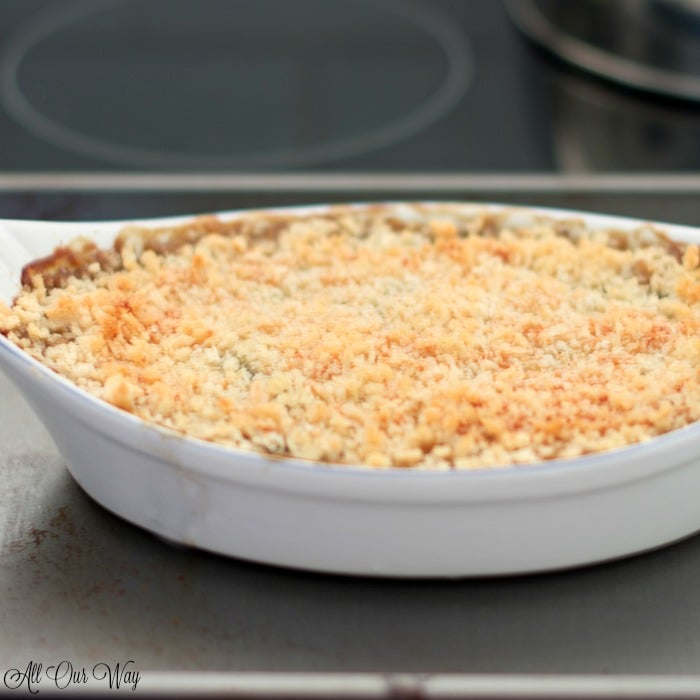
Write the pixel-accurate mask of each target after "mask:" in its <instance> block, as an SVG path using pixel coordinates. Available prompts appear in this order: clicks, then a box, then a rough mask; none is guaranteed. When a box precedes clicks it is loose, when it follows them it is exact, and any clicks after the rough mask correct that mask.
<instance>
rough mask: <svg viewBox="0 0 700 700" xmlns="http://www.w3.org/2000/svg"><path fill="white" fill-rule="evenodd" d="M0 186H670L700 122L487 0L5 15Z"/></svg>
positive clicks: (165, 3)
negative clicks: (187, 176)
mask: <svg viewBox="0 0 700 700" xmlns="http://www.w3.org/2000/svg"><path fill="white" fill-rule="evenodd" d="M0 51H1V54H0V56H1V58H0V143H1V148H0V172H4V173H12V172H20V171H22V172H26V171H32V172H66V171H67V172H82V171H90V172H93V171H107V172H127V171H140V172H143V171H168V172H194V171H197V172H199V171H202V170H206V171H214V172H258V173H260V172H263V173H264V172H273V171H274V172H298V171H304V172H327V171H341V172H367V171H389V172H413V173H415V172H428V171H430V172H448V173H449V172H506V173H530V172H541V173H553V172H650V171H651V172H658V171H673V172H682V171H694V170H696V169H698V167H699V166H700V111H699V110H698V108H697V107H696V106H692V105H686V104H684V103H682V102H675V103H674V102H668V101H661V100H659V99H658V98H654V97H652V96H646V95H641V94H636V93H633V92H629V91H624V90H621V89H620V88H619V87H616V86H614V85H612V84H610V85H608V84H606V83H604V82H602V81H597V80H595V79H593V78H589V77H587V76H584V75H582V74H578V73H575V72H572V71H570V70H569V69H566V68H565V67H563V66H562V65H560V64H558V63H557V62H556V61H553V60H551V59H549V58H547V57H545V56H544V55H543V54H542V53H541V52H539V51H538V50H537V49H535V48H534V47H533V46H532V45H531V44H530V43H528V41H527V40H526V39H524V38H523V37H522V36H520V35H519V34H518V32H517V30H516V29H515V27H514V25H513V24H512V22H511V21H510V19H509V17H508V15H507V12H506V9H505V7H504V6H503V5H502V4H501V3H499V2H495V3H494V2H489V1H488V0H431V1H430V2H427V0H346V1H345V2H343V3H330V2H327V0H295V2H289V0H197V1H196V2H195V1H194V0H90V1H89V2H88V1H86V0H3V2H2V3H1V4H0Z"/></svg>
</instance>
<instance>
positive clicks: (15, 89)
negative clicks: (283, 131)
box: [0, 0, 474, 168]
mask: <svg viewBox="0 0 700 700" xmlns="http://www.w3.org/2000/svg"><path fill="white" fill-rule="evenodd" d="M133 1H134V0H91V1H90V2H81V3H75V2H65V3H62V4H59V5H55V6H51V7H50V8H48V9H47V10H44V11H42V12H40V13H38V14H37V15H35V16H34V17H33V18H32V19H31V20H29V22H28V23H27V24H25V25H24V26H23V27H22V28H20V30H19V31H18V32H17V33H16V34H15V35H14V37H12V38H11V39H10V41H9V42H8V44H7V48H6V49H5V51H4V53H3V56H2V59H0V102H2V104H3V105H4V107H5V109H6V110H7V112H8V113H9V114H10V115H11V116H12V118H13V119H15V121H17V122H18V123H19V124H20V125H21V126H23V127H24V128H25V129H27V130H28V131H30V132H32V133H34V134H35V135H36V136H38V137H40V138H42V139H43V140H44V141H46V142H48V143H50V144H52V145H54V146H58V147H59V148H62V149H65V150H69V151H72V152H74V153H77V154H80V155H83V156H87V157H90V158H94V159H99V160H102V161H107V162H111V163H112V164H116V165H120V166H129V167H142V168H153V167H156V168H172V167H175V168H177V167H188V168H191V167H199V168H207V167H229V168H231V167H238V168H245V167H264V166H276V167H303V166H311V165H317V164H320V163H325V162H328V161H334V160H339V159H342V158H346V157H351V156H357V155H361V154H364V153H368V152H371V151H374V150H377V149H379V148H383V147H386V146H390V145H394V144H396V143H399V142H401V141H403V140H405V139H407V138H410V137H411V136H413V135H415V134H416V133H419V132H420V131H423V130H424V129H426V128H427V127H429V126H430V125H431V124H433V123H435V122H436V121H437V120H439V119H440V118H442V117H443V116H444V115H445V114H447V113H449V111H450V110H451V109H452V108H453V107H454V106H455V105H456V104H457V102H458V101H459V100H460V99H461V98H462V97H463V95H464V94H465V93H466V91H467V89H468V88H469V85H470V83H471V81H472V78H473V75H474V56H473V52H472V50H471V46H470V45H469V43H468V41H467V38H466V37H465V35H464V34H463V33H462V32H461V31H460V30H459V29H458V28H457V27H456V26H455V24H454V22H453V21H452V20H451V19H450V18H449V17H448V16H446V15H443V14H442V13H440V12H438V11H437V10H436V9H435V8H431V7H428V6H427V5H424V4H422V3H419V2H418V1H414V0H390V2H386V3H382V7H383V8H384V9H386V10H388V11H389V12H391V13H392V14H394V15H398V16H400V17H402V18H404V19H407V20H408V21H410V22H411V23H412V24H414V25H415V26H418V27H419V28H421V29H423V30H424V31H426V32H427V33H428V34H429V35H431V36H432V38H433V39H434V40H435V41H436V42H437V44H438V46H439V48H441V49H442V51H443V52H444V54H445V57H446V59H447V73H446V75H445V78H444V79H443V82H442V84H441V85H440V86H439V87H438V89H437V90H435V92H434V93H433V94H432V95H430V96H429V97H428V98H427V100H426V101H425V102H423V103H422V104H420V105H419V106H418V107H416V108H415V109H413V110H412V111H410V112H409V113H408V114H407V115H405V116H402V117H401V118H400V119H395V120H393V121H391V122H389V123H388V124H386V125H384V126H380V127H377V128H375V129H371V130H370V131H367V132H365V133H363V134H359V135H356V136H349V137H347V138H343V139H337V140H333V141H326V142H321V143H319V144H317V145H315V146H310V147H305V148H288V149H277V150H274V151H267V152H258V153H256V154H252V155H248V156H236V155H235V154H228V155H222V156H213V155H204V154H200V155H197V154H193V155H191V156H187V155H182V154H175V153H171V152H165V151H158V150H149V149H146V148H138V147H134V146H128V145H123V146H122V145H120V144H118V143H115V142H112V141H108V140H103V139H100V138H95V137H91V136H86V135H85V134H82V133H80V132H79V131H75V130H73V129H71V128H70V127H67V126H64V125H63V124H61V123H60V122H57V121H54V120H53V119H51V118H50V117H47V116H46V115H45V114H42V113H41V112H40V111H38V110H37V109H35V108H34V107H33V106H32V104H31V103H30V102H29V100H28V99H27V98H26V97H25V95H24V94H23V93H22V90H21V88H20V86H19V77H18V73H19V69H20V66H21V64H22V61H23V60H24V59H25V57H26V56H27V54H28V53H29V52H30V51H31V50H32V49H33V48H34V47H36V46H37V45H38V44H40V43H41V42H42V41H43V40H44V39H46V38H47V37H49V36H50V35H51V34H53V33H55V32H57V31H60V30H61V29H63V28H65V27H67V26H70V25H71V24H74V23H75V22H78V21H79V20H81V19H84V18H85V17H88V16H91V15H93V14H98V13H100V12H104V11H106V10H109V9H111V8H113V7H116V6H118V5H123V4H125V3H127V2H133ZM137 1H140V0H137ZM369 1H371V2H374V3H375V4H376V3H377V0H369Z"/></svg>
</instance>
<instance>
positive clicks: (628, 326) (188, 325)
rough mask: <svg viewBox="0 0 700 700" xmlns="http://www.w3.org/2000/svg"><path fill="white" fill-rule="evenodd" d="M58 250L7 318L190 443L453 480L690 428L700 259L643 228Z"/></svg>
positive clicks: (545, 226)
mask: <svg viewBox="0 0 700 700" xmlns="http://www.w3.org/2000/svg"><path fill="white" fill-rule="evenodd" d="M71 250H73V253H74V255H73V257H71V255H72V254H68V253H66V249H65V248H64V249H62V251H61V252H60V253H58V254H57V255H58V259H59V261H60V265H58V267H57V264H56V258H54V259H53V260H49V261H47V260H44V261H38V262H37V263H35V264H34V265H30V266H28V267H27V268H26V269H25V274H24V277H23V281H24V287H23V290H22V292H21V293H20V294H19V296H18V297H17V298H16V300H15V302H14V304H13V306H12V308H8V307H5V306H2V308H0V331H1V332H2V333H4V334H5V335H6V336H7V337H8V338H9V340H11V341H12V342H13V343H16V344H17V345H18V346H19V347H20V348H22V349H23V350H25V351H26V352H28V353H29V354H30V355H32V356H33V357H35V358H36V359H38V360H39V361H41V362H42V363H44V364H46V365H47V366H48V367H50V368H52V369H53V370H55V371H56V372H58V373H59V374H61V375H63V376H65V377H67V378H68V379H70V380H72V381H73V382H75V383H76V384H77V385H78V386H80V387H82V388H83V389H85V390H87V391H89V392H90V393H92V394H94V395H96V396H98V397H100V398H102V399H104V400H106V401H108V402H110V403H111V404H113V405H115V406H117V407H119V408H121V409H124V410H126V411H129V412H131V413H133V414H135V415H137V416H139V417H141V418H143V419H145V420H147V421H152V422H155V423H158V424H160V425H163V426H166V427H168V428H171V429H173V430H175V431H178V432H181V433H183V434H186V435H189V436H193V437H197V438H201V439H204V440H209V441H214V442H217V443H223V444H226V445H232V446H235V447H238V448H245V449H255V450H260V451H264V452H267V453H273V454H276V455H284V456H291V457H300V458H307V459H312V460H322V461H326V462H338V463H345V464H363V465H369V466H373V467H388V466H396V467H419V468H425V469H452V468H459V469H462V468H474V467H485V466H498V465H505V464H512V463H528V462H535V461H540V460H548V459H553V458H562V457H574V456H577V455H582V454H586V453H591V452H596V451H601V450H609V449H612V448H616V447H620V446H624V445H628V444H630V443H635V442H638V441H642V440H646V439H648V438H651V437H653V436H655V435H659V434H661V433H665V432H667V431H669V430H672V429H674V428H679V427H682V426H685V425H687V424H688V423H690V422H692V421H695V420H697V419H698V418H699V417H700V333H699V330H700V270H698V265H699V263H700V256H699V255H698V248H697V247H696V246H694V245H689V246H683V245H679V244H676V243H673V242H671V241H669V240H668V239H666V238H665V237H664V236H663V235H660V234H657V233H655V232H654V231H652V230H651V229H649V228H647V229H644V230H641V231H639V232H637V233H635V234H630V235H629V236H627V234H624V233H620V232H618V231H588V230H587V229H586V228H585V226H584V225H583V223H582V222H580V221H555V220H549V219H546V218H533V217H529V218H528V217H525V216H524V215H523V214H522V213H520V214H519V213H517V212H515V213H514V212H505V213H502V214H489V213H488V212H486V211H485V210H483V209H478V208H474V207H466V206H464V207H460V206H457V205H432V206H428V205H426V206H423V207H413V208H411V207H391V206H388V207H381V206H376V207H367V208H357V209H351V208H346V207H339V208H336V209H332V210H330V211H329V212H328V213H325V214H324V213H316V214H307V215H303V216H302V215H300V216H297V217H294V216H280V215H277V216H272V215H265V214H264V213H257V214H251V215H248V216H244V217H243V218H241V219H238V220H236V221H232V222H228V223H226V222H222V221H219V220H218V219H214V218H211V217H209V218H203V219H198V220H196V221H194V222H192V223H191V224H190V225H186V226H183V227H181V228H179V229H176V230H172V231H168V230H159V231H145V230H142V229H129V230H126V231H124V232H123V233H122V234H121V235H120V237H119V239H118V241H117V243H116V245H115V249H114V250H112V251H101V252H100V251H95V250H94V249H92V248H90V246H88V245H87V244H85V243H81V244H80V245H77V246H74V248H73V249H71ZM81 253H82V254H83V257H82V258H81ZM79 259H82V260H83V264H78V263H77V262H76V261H77V260H79ZM71 265H72V267H71ZM61 266H62V267H61ZM59 268H60V269H59ZM0 306H1V305H0Z"/></svg>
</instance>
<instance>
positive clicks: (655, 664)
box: [0, 191, 700, 697]
mask: <svg viewBox="0 0 700 700" xmlns="http://www.w3.org/2000/svg"><path fill="white" fill-rule="evenodd" d="M423 194H424V193H420V196H423ZM478 194H479V193H476V194H475V195H474V197H473V198H476V196H477V195H478ZM481 194H482V195H483V197H482V198H483V199H486V198H489V199H491V198H493V199H496V198H497V197H492V195H494V194H495V195H498V194H499V193H498V192H494V193H491V192H489V193H485V194H484V193H481ZM501 194H502V195H503V196H501V197H500V199H501V200H502V201H503V200H504V199H506V198H507V196H508V195H507V193H504V192H502V193H501ZM62 196H65V197H70V196H72V195H69V194H68V195H63V194H56V193H53V194H51V195H37V196H36V198H35V200H34V202H35V206H36V207H39V208H40V207H41V206H43V205H45V204H46V202H47V201H48V200H47V197H53V198H54V199H53V200H52V201H54V202H55V201H56V198H57V197H62ZM91 196H92V199H90V197H89V196H88V195H80V197H81V198H82V200H83V201H85V202H87V203H88V204H89V203H90V202H92V205H93V208H94V207H95V206H97V204H96V202H98V199H96V198H97V197H99V198H101V200H99V201H100V202H102V203H101V204H100V206H104V207H109V206H113V204H110V202H112V203H113V202H114V200H110V196H113V197H117V196H118V197H120V198H121V199H120V201H123V202H125V203H128V196H127V194H124V193H122V194H118V195H116V194H112V195H110V194H106V193H102V194H99V195H98V194H93V195H91ZM168 196H170V197H172V196H173V195H168ZM227 196H230V195H226V194H225V193H222V194H221V195H220V196H219V199H216V198H215V197H214V198H212V197H211V196H209V198H208V200H207V201H209V202H212V200H213V199H216V202H214V203H215V204H216V205H217V206H216V207H215V208H224V207H220V206H218V205H220V204H222V203H223V202H222V201H220V200H222V199H225V198H226V197H227ZM311 196H312V194H310V193H307V201H308V200H310V199H311ZM538 196H539V201H537V200H538ZM581 196H583V195H581V193H578V194H574V195H571V194H570V193H567V192H560V193H556V192H554V193H553V192H550V191H548V192H542V193H540V194H539V195H538V194H537V193H535V194H534V195H533V196H532V198H531V199H532V201H534V203H540V204H541V203H543V202H542V201H541V200H542V198H546V199H548V201H551V204H552V205H553V206H564V207H565V206H571V205H572V199H573V200H578V203H579V204H580V197H581ZM585 196H586V197H588V199H589V202H590V204H591V206H596V204H602V205H603V206H601V207H600V208H601V209H603V210H606V211H607V212H608V213H621V214H625V213H629V211H628V209H629V207H631V206H632V204H633V199H632V198H633V197H634V196H635V195H634V193H633V192H626V193H620V194H618V195H617V197H618V198H617V199H616V195H614V194H610V193H607V194H605V193H601V194H600V196H598V199H596V197H597V195H596V194H595V193H587V194H586V195H585ZM10 197H11V193H10V192H8V191H5V192H2V193H0V203H2V202H3V201H6V200H7V201H9V198H10ZM518 197H524V195H518ZM636 197H637V199H638V201H639V202H640V206H642V207H644V208H645V212H648V214H644V215H647V216H648V217H649V218H659V219H670V220H675V221H677V222H678V223H691V224H692V223H698V222H699V221H700V215H698V214H697V213H694V212H695V211H696V207H697V204H696V202H697V192H692V191H688V192H685V193H683V192H678V193H669V194H668V195H664V194H663V193H657V194H653V195H650V194H649V193H645V194H642V193H637V195H636ZM348 198H350V196H348V197H346V199H348ZM352 198H355V197H352ZM149 201H151V202H153V201H156V202H160V204H161V205H162V206H165V205H167V204H169V203H170V204H172V200H169V199H168V198H167V197H166V198H165V199H161V200H158V198H157V197H155V198H154V199H151V200H149ZM654 202H656V205H654ZM42 203H43V204H42ZM190 203H191V201H190ZM606 204H607V205H608V206H605V205H606ZM672 211H675V212H676V213H677V214H679V215H678V216H676V217H675V219H674V217H672V216H668V215H667V214H669V213H672ZM172 213H183V212H181V211H173V212H172ZM123 214H124V215H128V214H129V212H127V211H124V212H123ZM136 214H137V215H139V213H138V212H137V213H136ZM680 214H682V216H681V215H680ZM89 215H90V214H89ZM89 215H86V218H88V216H89ZM693 216H696V221H692V220H690V219H691V218H692V217H693ZM95 459H99V455H95ZM0 480H1V481H0V483H1V484H2V487H1V488H0V680H3V679H4V678H5V677H6V676H5V675H4V674H6V673H7V672H8V671H10V670H12V669H19V670H20V671H22V670H26V669H27V667H28V664H30V663H35V664H42V673H43V681H42V685H40V690H42V691H46V692H47V693H48V691H50V690H51V688H50V686H49V685H48V683H49V681H48V680H47V678H46V671H47V669H48V668H49V667H50V666H55V665H57V664H58V663H60V662H61V661H64V660H65V661H67V662H69V663H70V664H71V665H72V667H73V668H74V669H77V670H81V669H87V671H88V672H91V670H92V669H93V668H94V667H95V665H96V664H107V665H109V666H110V668H111V669H114V667H115V665H116V664H121V669H122V670H124V665H125V664H126V662H128V661H131V662H132V665H131V666H130V667H129V668H130V669H132V670H138V671H139V672H140V674H141V676H142V677H143V679H144V680H143V684H142V689H147V686H148V687H149V688H150V689H151V690H152V691H154V692H155V691H156V690H158V689H159V688H160V690H161V691H165V689H166V688H167V687H171V688H172V687H173V685H172V684H176V685H177V683H180V685H179V686H178V687H179V688H180V689H181V690H182V692H183V693H184V692H185V691H187V689H188V688H189V689H190V691H191V692H193V693H194V692H195V690H196V688H197V687H199V688H200V689H203V688H204V684H205V681H206V679H209V680H208V682H209V687H210V688H212V689H216V688H218V690H217V691H216V692H225V691H226V689H228V692H229V693H233V692H239V694H240V695H241V696H243V695H245V692H244V691H245V688H248V691H249V692H248V695H251V694H253V693H257V696H259V697H268V696H269V697H275V693H277V694H278V696H282V695H283V694H284V688H285V687H287V688H293V687H296V691H297V692H296V695H297V696H303V695H304V693H306V694H307V695H308V696H309V697H312V696H314V693H317V696H318V694H319V693H321V694H322V692H325V693H326V694H330V693H334V694H336V695H338V696H343V694H345V696H347V697H352V696H353V693H355V695H354V696H355V697H375V696H391V694H392V693H394V696H395V694H396V692H399V691H400V692H404V691H406V692H408V691H411V692H413V693H414V694H416V693H419V692H420V693H423V696H425V697H452V696H454V697H457V696H459V697H536V696H539V697H542V696H543V695H542V693H544V692H545V691H546V684H547V683H549V688H550V690H551V692H552V695H554V694H556V693H558V695H557V696H558V697H568V696H574V695H576V697H603V696H607V697H610V696H612V695H614V694H618V695H620V696H623V695H624V696H625V697H662V696H666V697H689V696H692V695H693V694H695V695H697V694H700V586H698V584H697V582H698V580H700V537H693V538H690V539H687V540H684V541H683V542H680V543H677V544H675V545H672V546H670V547H667V548H664V549H661V550H658V551H656V552H652V553H648V554H645V555H642V556H637V557H633V558H629V559H626V560H622V561H618V562H614V563H609V564H605V565H598V566H592V567H587V568H583V569H578V570H573V571H566V572H559V573H552V574H546V575H536V576H526V577H511V578H500V579H496V578H494V579H477V580H444V581H433V582H426V581H392V580H374V579H366V578H348V577H335V576H322V575H312V574H307V573H301V572H295V571H290V570H283V569H278V568H272V567H265V566H258V565H254V564H249V563H246V562H242V561H236V560H232V559H225V558H222V557H217V556H214V555H208V554H206V553H202V552H198V551H194V550H189V549H180V548H174V547H173V546H171V545H169V544H167V543H165V542H162V541H160V540H158V539H156V538H154V537H153V536H151V535H149V534H148V533H146V532H144V531H142V530H139V529H137V528H135V527H133V526H131V525H129V524H127V523H125V522H123V521H122V520H120V519H119V518H117V517H115V516H113V515H112V514H110V513H108V512H106V511H105V510H103V509H102V508H101V507H99V506H98V505H96V504H95V503H93V502H92V501H91V500H90V499H89V498H88V497H87V496H86V495H85V494H84V493H83V492H82V491H81V490H80V488H79V487H78V486H77V485H76V484H75V483H74V482H73V481H72V479H71V478H70V476H69V475H68V472H67V471H66V469H65V467H64V465H63V463H62V460H61V457H60V456H59V455H58V453H57V451H56V449H55V447H54V445H53V442H52V440H51V437H50V436H49V435H48V434H47V433H46V432H45V430H44V429H43V428H42V426H41V425H40V423H39V422H38V420H37V419H36V418H35V417H34V415H33V413H32V412H31V411H30V409H29V408H28V407H27V406H26V405H25V404H24V402H23V400H22V399H21V398H20V397H19V395H18V394H17V392H16V391H15V389H14V387H13V386H12V385H11V384H10V383H9V382H8V381H7V380H6V379H5V378H4V377H2V376H0ZM688 497H689V498H696V497H697V496H696V495H695V494H688ZM673 507H674V504H673V503H669V504H668V508H669V509H671V508H673ZM591 518H595V513H591ZM552 526H553V527H556V523H553V524H552ZM619 527H622V528H634V527H635V523H634V522H630V521H628V520H627V519H626V518H625V514H624V513H620V522H619ZM517 536H518V533H517V532H514V533H513V537H517ZM527 546H528V543H527V542H523V547H527ZM34 668H36V667H34ZM175 672H179V673H182V672H187V675H186V676H179V677H175V676H172V675H170V674H172V673H175ZM203 673H204V674H206V675H201V674H203ZM149 674H150V677H151V685H149V684H148V683H147V679H148V678H149ZM193 674H194V675H193ZM212 674H216V675H212ZM222 674H223V675H222ZM251 674H252V675H251ZM280 674H281V675H280ZM288 674H294V675H293V676H290V675H288ZM297 674H303V675H297ZM309 674H311V675H309ZM319 674H320V675H319ZM347 674H350V675H347ZM358 674H359V675H358ZM446 674H447V675H446ZM649 677H651V678H649ZM177 678H180V680H179V681H177ZM294 678H296V681H295V682H296V683H297V684H298V683H302V684H303V683H306V685H304V686H301V685H297V686H294V683H293V680H292V679H294ZM426 678H427V679H430V682H429V683H427V684H426V681H425V679H426ZM168 679H170V680H168ZM173 679H175V680H173ZM275 679H276V680H275ZM285 679H286V682H287V685H285ZM450 679H451V680H450ZM518 679H521V681H522V683H520V684H518V683H517V682H516V681H517V680H518ZM576 679H579V681H578V684H577V683H576V682H575V681H576ZM645 679H647V680H648V682H646V681H645ZM535 681H537V682H540V685H539V686H537V685H532V683H533V682H535ZM642 681H645V682H642ZM168 683H170V684H171V685H170V686H168ZM246 683H248V684H251V683H252V684H253V685H246ZM256 683H257V685H255V684H256ZM324 683H325V685H324ZM401 683H403V684H404V685H401ZM441 683H442V685H441ZM450 683H452V685H450ZM556 683H560V685H559V686H556ZM601 683H602V685H601ZM606 683H607V685H606ZM611 683H612V685H611ZM188 684H189V685H188ZM217 684H218V685H217ZM319 684H320V685H319ZM363 684H364V685H363ZM397 684H398V685H397ZM484 684H486V685H484ZM489 684H490V685H489ZM542 684H545V685H542ZM552 684H554V685H552ZM537 688H539V691H537ZM2 689H4V686H3V685H2V684H1V683H0V691H1V690H2ZM78 689H80V688H78ZM236 689H238V690H236ZM324 689H325V690H324ZM450 689H451V690H450ZM557 689H558V690H557ZM555 691H556V692H555ZM633 691H634V692H633ZM691 691H692V693H691ZM8 692H9V691H8ZM212 692H214V690H212ZM246 692H247V691H246ZM528 692H529V693H530V695H527V694H526V693H528ZM362 693H364V695H362ZM450 693H451V695H450ZM489 693H490V694H489ZM596 693H598V695H596ZM645 693H646V694H645ZM653 693H657V694H656V695H654V694H653ZM416 696H418V697H420V696H421V695H419V694H418V695H416Z"/></svg>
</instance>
